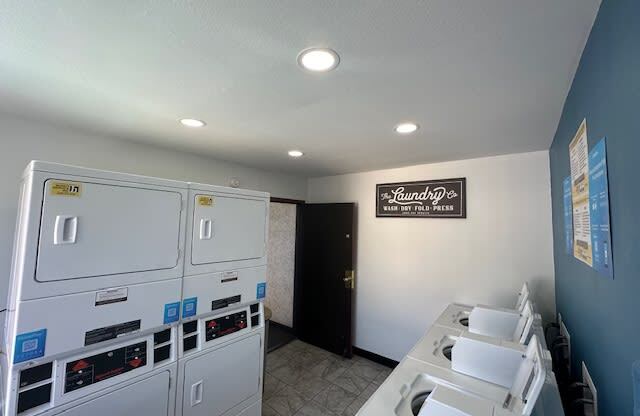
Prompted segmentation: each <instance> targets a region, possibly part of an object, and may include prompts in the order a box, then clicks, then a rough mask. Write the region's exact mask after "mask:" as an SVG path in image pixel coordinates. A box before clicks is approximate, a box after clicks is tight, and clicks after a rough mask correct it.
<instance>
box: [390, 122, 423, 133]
mask: <svg viewBox="0 0 640 416" xmlns="http://www.w3.org/2000/svg"><path fill="white" fill-rule="evenodd" d="M418 128H419V126H418V125H417V124H416V123H400V124H398V125H397V126H396V129H395V130H396V133H400V134H411V133H413V132H415V131H416V130H418Z"/></svg>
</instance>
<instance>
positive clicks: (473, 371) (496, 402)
mask: <svg viewBox="0 0 640 416" xmlns="http://www.w3.org/2000/svg"><path fill="white" fill-rule="evenodd" d="M483 338H484V337H482V336H478V335H474V334H463V335H462V336H461V337H460V339H459V340H458V342H457V343H456V347H455V348H459V349H460V350H461V351H460V353H461V354H460V355H461V356H464V357H466V358H467V359H464V360H460V362H459V363H458V366H457V367H458V368H457V369H456V371H451V370H445V369H443V368H440V367H437V366H434V365H431V364H428V363H425V362H422V361H418V360H415V359H413V358H411V357H405V358H404V359H403V360H402V362H401V363H400V364H399V365H398V366H397V367H396V368H395V369H394V371H393V372H392V373H391V375H390V376H389V377H388V378H387V379H386V380H385V382H384V383H383V384H382V385H381V386H380V387H379V388H378V390H377V391H376V392H375V393H374V394H373V395H372V396H371V397H370V398H369V400H368V401H367V402H366V403H365V405H364V406H363V407H362V408H361V409H360V411H359V412H358V413H357V416H382V415H391V414H395V415H397V416H412V415H413V416H417V415H418V414H419V413H420V412H421V409H423V407H424V406H425V403H426V402H427V401H428V400H429V398H430V397H431V395H436V392H438V391H440V392H441V393H438V394H437V395H436V396H435V399H436V400H437V401H443V400H444V399H445V397H443V396H446V394H445V393H447V392H453V393H454V394H455V395H456V396H457V397H462V398H467V397H471V398H472V399H471V400H475V401H478V402H479V403H481V404H482V406H479V407H478V408H477V413H467V414H471V415H475V414H478V415H483V416H484V415H485V414H486V413H482V412H483V411H484V409H485V407H486V406H492V408H493V409H496V410H497V409H503V410H504V411H507V413H497V414H522V415H529V414H531V411H532V409H533V407H534V406H535V403H536V400H537V398H538V396H539V393H540V390H541V388H542V385H543V384H544V380H545V376H546V368H545V366H544V365H543V362H542V360H541V358H540V357H541V356H542V351H541V348H540V344H539V342H538V340H537V337H535V336H534V337H532V339H531V342H530V343H529V346H528V347H526V349H525V348H524V347H521V346H517V345H502V344H504V343H506V342H505V341H498V342H496V343H495V344H494V345H491V342H489V343H487V342H486V340H485V339H483ZM507 344H508V343H507ZM522 380H525V388H524V389H523V388H522ZM454 403H455V401H454ZM483 406H484V407H483ZM519 411H520V413H517V412H519ZM509 412H511V413H509ZM514 412H516V413H514ZM427 414H430V413H427ZM434 414H436V415H437V414H438V413H434ZM453 414H455V413H453ZM461 414H463V415H464V414H465V413H461ZM489 415H491V413H489Z"/></svg>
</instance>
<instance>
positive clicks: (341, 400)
mask: <svg viewBox="0 0 640 416" xmlns="http://www.w3.org/2000/svg"><path fill="white" fill-rule="evenodd" d="M356 398H357V396H356V395H355V394H353V393H350V392H348V391H347V390H345V389H343V388H342V387H340V386H336V385H334V384H332V385H330V386H329V387H328V388H327V389H325V390H324V391H322V392H320V393H319V394H318V395H317V396H316V397H315V398H314V399H313V400H314V401H315V402H316V403H318V404H320V405H321V406H323V407H326V408H327V409H329V410H331V411H332V412H334V413H337V414H341V413H342V412H344V411H345V409H346V408H347V407H349V405H350V404H351V403H352V402H353V401H354V400H355V399H356Z"/></svg>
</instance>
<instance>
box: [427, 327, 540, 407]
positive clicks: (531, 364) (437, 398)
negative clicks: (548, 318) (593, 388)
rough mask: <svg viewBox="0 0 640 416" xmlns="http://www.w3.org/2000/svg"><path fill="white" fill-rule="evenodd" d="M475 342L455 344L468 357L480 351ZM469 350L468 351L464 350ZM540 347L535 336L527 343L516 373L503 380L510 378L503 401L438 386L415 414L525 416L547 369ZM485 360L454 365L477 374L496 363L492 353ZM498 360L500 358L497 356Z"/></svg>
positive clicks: (471, 373) (538, 393) (467, 372)
mask: <svg viewBox="0 0 640 416" xmlns="http://www.w3.org/2000/svg"><path fill="white" fill-rule="evenodd" d="M476 344H477V342H475V341H472V342H467V340H466V339H463V340H462V342H460V345H459V346H457V347H454V348H456V349H460V350H461V351H459V353H460V354H466V355H465V356H466V357H471V356H472V355H474V354H482V349H480V350H477V349H476ZM465 349H466V350H468V351H465ZM543 357H544V356H543V351H542V348H541V346H540V344H539V342H538V340H537V337H536V336H535V335H534V336H533V338H532V342H531V343H530V345H529V346H528V348H527V350H526V353H525V357H524V359H523V361H522V362H521V363H520V364H519V365H518V368H517V370H516V371H515V373H510V374H508V377H507V378H505V379H506V380H508V379H511V378H512V383H511V387H510V388H509V395H508V396H507V398H506V399H505V401H504V402H502V403H496V402H494V401H491V400H488V399H486V398H480V397H477V396H475V395H473V394H470V393H468V392H465V391H462V390H459V389H454V388H451V387H448V386H444V385H439V386H437V387H436V388H435V389H434V390H433V392H432V393H431V394H430V395H429V396H428V397H427V398H426V400H425V402H424V404H423V405H422V407H421V409H420V411H419V413H418V415H419V416H508V415H513V416H516V415H518V416H528V415H530V414H531V413H532V412H533V409H534V407H535V405H536V402H537V399H538V397H539V396H540V393H541V391H542V388H543V386H544V384H545V381H546V368H545V365H544V358H543ZM482 358H487V359H488V360H487V362H486V363H480V364H478V363H479V362H480V360H478V359H475V360H469V361H468V362H464V361H463V362H460V363H457V364H456V365H455V367H457V369H458V371H459V372H462V373H466V374H470V375H478V374H483V373H485V374H486V373H487V370H486V367H487V365H486V364H491V365H492V366H495V365H496V363H497V361H496V358H497V357H495V356H493V355H489V356H487V357H481V358H480V359H482ZM498 359H499V358H498Z"/></svg>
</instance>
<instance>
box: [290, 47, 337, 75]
mask: <svg viewBox="0 0 640 416" xmlns="http://www.w3.org/2000/svg"><path fill="white" fill-rule="evenodd" d="M339 63H340V57H339V56H338V54H337V53H336V51H334V50H332V49H329V48H309V49H305V50H303V51H302V52H300V54H298V64H299V65H300V66H301V67H303V68H304V69H306V70H308V71H312V72H327V71H331V70H332V69H334V68H335V67H337V66H338V64H339Z"/></svg>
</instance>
